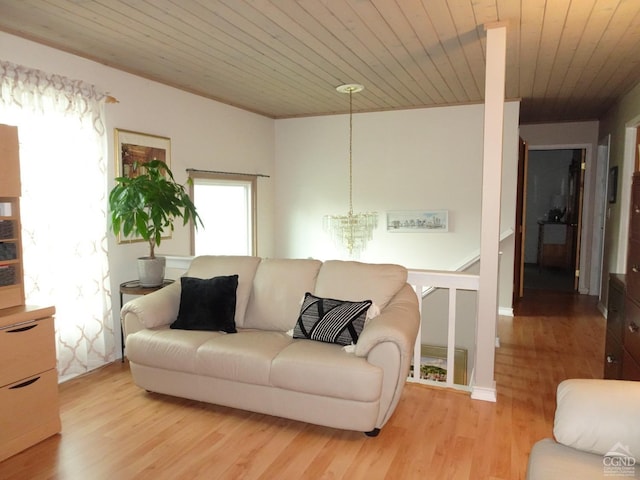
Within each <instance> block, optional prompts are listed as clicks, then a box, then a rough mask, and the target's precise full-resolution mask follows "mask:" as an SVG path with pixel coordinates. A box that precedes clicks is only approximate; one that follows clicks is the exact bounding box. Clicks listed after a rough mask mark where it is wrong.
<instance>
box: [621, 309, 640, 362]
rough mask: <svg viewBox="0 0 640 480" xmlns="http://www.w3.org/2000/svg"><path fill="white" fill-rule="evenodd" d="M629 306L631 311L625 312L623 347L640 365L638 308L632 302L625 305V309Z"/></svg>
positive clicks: (639, 315) (639, 314)
mask: <svg viewBox="0 0 640 480" xmlns="http://www.w3.org/2000/svg"><path fill="white" fill-rule="evenodd" d="M629 305H633V307H632V310H631V311H629V310H627V315H626V319H625V323H624V340H623V346H624V349H625V350H626V351H627V352H629V355H630V356H631V357H633V359H634V360H635V361H636V363H640V308H638V306H637V305H636V304H635V303H632V302H629V303H628V304H627V308H628V307H629Z"/></svg>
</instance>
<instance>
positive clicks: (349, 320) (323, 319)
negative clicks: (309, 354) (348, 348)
mask: <svg viewBox="0 0 640 480" xmlns="http://www.w3.org/2000/svg"><path fill="white" fill-rule="evenodd" d="M371 303H372V302H371V300H364V301H362V302H347V301H345V300H335V299H333V298H320V297H316V296H315V295H312V294H311V293H309V292H307V293H305V295H304V301H303V302H302V307H301V308H300V316H299V317H298V321H297V322H296V326H295V327H294V329H293V338H307V339H309V340H317V341H319V342H326V343H337V344H339V345H351V344H352V343H353V344H355V343H358V337H359V336H360V333H361V332H362V329H363V328H364V322H365V319H366V317H367V310H368V309H369V307H370V306H371Z"/></svg>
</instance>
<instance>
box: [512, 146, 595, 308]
mask: <svg viewBox="0 0 640 480" xmlns="http://www.w3.org/2000/svg"><path fill="white" fill-rule="evenodd" d="M585 154H586V151H585V149H551V150H533V149H532V150H530V151H529V152H528V160H527V165H526V172H525V176H524V177H525V178H524V181H525V182H526V188H525V192H526V196H525V199H524V200H525V201H524V219H523V221H524V224H525V228H524V232H525V236H524V242H523V243H524V248H523V252H522V256H523V260H524V261H523V263H524V269H523V270H524V271H523V287H524V288H523V290H524V292H523V293H524V295H525V296H526V292H527V290H528V291H533V290H547V291H554V292H567V293H573V292H576V291H577V290H578V275H579V270H578V265H579V258H580V231H581V221H582V218H581V217H582V198H583V185H584V159H585Z"/></svg>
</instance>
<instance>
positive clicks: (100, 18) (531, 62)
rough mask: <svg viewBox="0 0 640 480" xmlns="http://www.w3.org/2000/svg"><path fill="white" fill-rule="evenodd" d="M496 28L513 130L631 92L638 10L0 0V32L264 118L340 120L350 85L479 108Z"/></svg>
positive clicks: (530, 2) (417, 101)
mask: <svg viewBox="0 0 640 480" xmlns="http://www.w3.org/2000/svg"><path fill="white" fill-rule="evenodd" d="M496 21H507V22H508V51H507V85H506V96H507V98H513V99H516V98H520V99H522V106H521V122H522V123H533V122H549V121H570V120H589V119H597V118H599V117H600V116H602V115H603V114H604V113H605V112H606V111H607V109H608V108H609V107H610V106H611V104H612V102H614V101H615V100H616V99H617V98H619V97H620V96H621V95H622V94H624V93H626V92H627V91H629V89H630V88H632V87H633V86H634V85H635V84H637V83H638V82H639V81H640V0H246V1H242V0H0V30H3V31H6V32H8V33H12V34H15V35H19V36H22V37H25V38H28V39H31V40H35V41H37V42H41V43H43V44H46V45H50V46H53V47H55V48H58V49H61V50H64V51H67V52H71V53H74V54H77V55H80V56H82V57H86V58H89V59H93V60H96V61H98V62H100V63H103V64H106V65H109V66H112V67H115V68H118V69H121V70H124V71H127V72H131V73H134V74H137V75H140V76H142V77H145V78H149V79H152V80H156V81H159V82H162V83H165V84H168V85H172V86H175V87H178V88H181V89H184V90H187V91H189V92H193V93H196V94H199V95H202V96H204V97H208V98H212V99H216V100H219V101H222V102H225V103H229V104H232V105H236V106H239V107H241V108H244V109H247V110H250V111H254V112H257V113H260V114H263V115H267V116H269V117H273V118H287V117H295V116H306V115H322V114H331V113H338V112H344V111H345V110H346V109H348V101H347V100H346V99H345V98H344V95H340V94H339V93H337V92H336V91H335V87H336V86H337V85H340V84H342V83H353V82H355V83H362V84H363V85H365V87H366V89H365V90H364V92H362V93H359V94H357V95H354V97H353V102H354V110H355V111H376V110H390V109H406V108H416V107H425V106H438V105H452V104H466V103H475V102H481V101H482V99H483V95H484V62H485V47H486V42H485V31H484V27H483V26H484V25H485V24H486V23H490V22H496ZM52 73H57V72H52ZM100 87H101V88H103V89H104V90H107V91H108V90H109V86H108V85H100Z"/></svg>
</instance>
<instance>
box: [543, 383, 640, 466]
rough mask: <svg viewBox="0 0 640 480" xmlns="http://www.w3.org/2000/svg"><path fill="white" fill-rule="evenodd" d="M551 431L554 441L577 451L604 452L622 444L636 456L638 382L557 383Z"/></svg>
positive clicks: (639, 418) (639, 428)
mask: <svg viewBox="0 0 640 480" xmlns="http://www.w3.org/2000/svg"><path fill="white" fill-rule="evenodd" d="M553 434H554V436H555V438H556V440H557V441H558V443H561V444H563V445H566V446H568V447H573V448H576V449H578V450H582V451H585V452H590V453H594V454H598V455H606V454H607V453H609V452H610V451H611V450H615V449H616V448H619V446H622V447H623V448H626V449H628V450H629V451H630V452H631V454H633V455H635V456H636V458H637V459H640V383H638V382H631V381H624V380H592V379H588V380H587V379H572V380H565V381H563V382H561V383H560V385H558V391H557V408H556V414H555V419H554V427H553ZM619 453H623V452H619Z"/></svg>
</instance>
